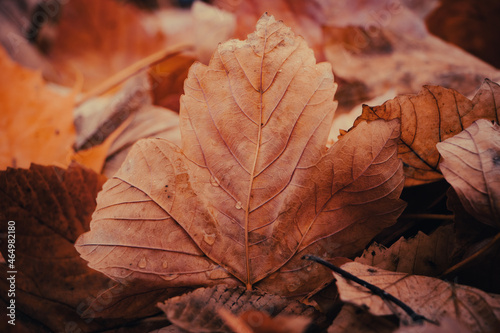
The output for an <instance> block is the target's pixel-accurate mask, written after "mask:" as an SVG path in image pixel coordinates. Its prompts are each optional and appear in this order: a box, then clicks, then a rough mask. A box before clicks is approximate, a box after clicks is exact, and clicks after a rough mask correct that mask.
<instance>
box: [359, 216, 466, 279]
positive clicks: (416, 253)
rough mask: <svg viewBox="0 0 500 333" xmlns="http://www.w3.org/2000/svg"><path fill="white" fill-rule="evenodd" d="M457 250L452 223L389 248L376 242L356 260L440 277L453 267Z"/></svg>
mask: <svg viewBox="0 0 500 333" xmlns="http://www.w3.org/2000/svg"><path fill="white" fill-rule="evenodd" d="M455 247H456V240H455V233H454V230H453V225H452V224H449V225H446V226H442V227H439V228H438V229H437V230H435V231H434V232H433V233H432V234H430V235H426V234H424V233H423V232H421V231H419V233H418V234H417V235H415V237H412V238H410V239H405V238H404V237H401V238H400V239H399V240H398V241H397V242H396V243H394V244H392V245H391V246H390V247H389V248H386V247H384V246H383V245H380V244H377V243H374V244H372V245H370V247H369V248H367V249H366V250H365V251H364V252H363V254H362V255H361V257H359V258H356V259H355V261H356V262H358V263H360V264H365V265H370V266H375V267H377V268H381V269H385V270H389V271H393V272H401V273H409V274H415V275H426V276H438V275H439V274H441V273H443V272H444V271H445V270H446V269H448V268H449V267H450V266H451V264H452V254H453V251H454V249H455Z"/></svg>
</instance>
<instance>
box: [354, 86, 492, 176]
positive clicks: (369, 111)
mask: <svg viewBox="0 0 500 333" xmlns="http://www.w3.org/2000/svg"><path fill="white" fill-rule="evenodd" d="M499 117H500V86H499V85H498V84H496V83H494V82H492V81H490V80H485V81H484V83H483V85H482V86H481V87H480V89H479V90H478V91H477V93H476V95H475V96H474V98H473V99H472V100H469V99H468V98H466V97H465V96H463V95H461V94H460V93H458V92H456V91H455V90H452V89H446V88H443V87H439V86H424V88H423V89H422V91H421V92H420V93H419V94H418V95H402V96H397V97H396V98H394V99H392V100H390V101H387V102H385V103H384V104H382V105H381V106H375V107H369V106H366V105H365V106H363V114H362V115H361V116H360V117H358V119H357V120H356V122H355V123H354V125H355V126H356V124H358V123H359V122H361V121H363V120H374V119H386V120H390V119H395V118H399V119H401V139H400V141H399V143H398V154H399V156H400V157H401V159H402V160H403V163H404V166H405V175H406V177H407V180H406V185H418V184H423V183H428V182H432V181H435V180H438V179H441V178H442V175H441V173H440V172H439V169H438V165H439V161H440V159H441V157H440V155H439V152H438V151H437V149H436V144H437V143H438V142H441V141H444V140H446V139H448V138H450V137H452V136H454V135H456V134H458V133H460V132H461V131H463V130H464V128H467V127H468V126H470V125H471V124H472V123H473V122H474V121H476V120H477V119H481V118H484V119H489V120H495V121H497V122H498V120H499Z"/></svg>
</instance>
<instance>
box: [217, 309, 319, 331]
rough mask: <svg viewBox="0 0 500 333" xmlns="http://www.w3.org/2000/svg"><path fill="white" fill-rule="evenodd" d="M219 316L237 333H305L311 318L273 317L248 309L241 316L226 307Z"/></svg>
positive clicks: (220, 311) (220, 310)
mask: <svg viewBox="0 0 500 333" xmlns="http://www.w3.org/2000/svg"><path fill="white" fill-rule="evenodd" d="M218 313H219V316H220V317H221V318H222V319H223V320H224V322H225V324H226V325H227V326H229V328H231V330H232V331H233V332H235V333H268V332H276V333H303V332H305V330H306V328H307V326H308V325H309V324H310V322H311V319H310V318H306V317H300V316H283V315H278V316H276V317H274V318H271V317H270V316H269V315H268V314H267V313H265V312H262V311H252V310H250V311H246V312H243V313H242V314H241V315H240V316H239V317H237V316H235V315H233V314H232V313H231V312H229V311H228V310H225V309H224V308H221V309H219V312H218Z"/></svg>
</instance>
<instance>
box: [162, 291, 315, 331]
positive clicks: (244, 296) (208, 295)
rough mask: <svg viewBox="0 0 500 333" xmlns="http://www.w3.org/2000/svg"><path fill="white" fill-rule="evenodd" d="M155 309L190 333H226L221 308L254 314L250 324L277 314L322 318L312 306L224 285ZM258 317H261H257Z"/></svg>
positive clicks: (194, 292)
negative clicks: (158, 309)
mask: <svg viewBox="0 0 500 333" xmlns="http://www.w3.org/2000/svg"><path fill="white" fill-rule="evenodd" d="M158 306H159V307H160V308H161V309H162V310H163V311H164V312H165V314H166V315H167V318H168V320H169V321H170V322H172V323H173V324H175V325H176V326H178V327H181V328H183V329H185V330H188V331H190V332H230V331H231V330H230V329H229V328H228V327H227V326H226V325H225V321H224V320H223V319H222V318H221V317H220V316H219V314H218V312H219V310H220V309H221V308H222V309H224V310H227V311H228V312H229V313H232V314H234V315H237V316H240V315H243V314H244V313H245V312H248V311H256V313H254V315H256V317H255V318H253V320H254V321H264V320H265V319H266V317H268V316H270V317H276V316H278V315H282V316H291V315H295V316H302V317H306V318H312V319H319V318H322V316H321V315H320V314H319V313H318V312H316V310H315V309H314V308H313V307H310V306H306V305H304V304H302V303H300V302H297V301H290V300H288V299H286V298H284V297H280V296H276V295H271V294H267V293H261V292H258V291H249V290H245V288H243V287H238V288H227V286H224V285H218V286H216V287H212V288H199V289H197V290H195V291H193V292H191V293H188V294H185V295H182V296H177V297H173V298H171V299H169V300H167V301H165V303H159V304H158ZM259 315H261V317H260V318H257V316H259ZM243 317H245V316H243ZM323 319H324V318H323Z"/></svg>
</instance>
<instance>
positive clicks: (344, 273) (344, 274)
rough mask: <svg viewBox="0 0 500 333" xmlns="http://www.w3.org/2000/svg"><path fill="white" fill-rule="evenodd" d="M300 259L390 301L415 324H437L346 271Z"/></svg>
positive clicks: (305, 257) (316, 259) (307, 257)
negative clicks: (330, 271)
mask: <svg viewBox="0 0 500 333" xmlns="http://www.w3.org/2000/svg"><path fill="white" fill-rule="evenodd" d="M302 259H305V260H311V261H315V262H317V263H319V264H322V265H323V266H326V267H328V268H330V269H331V270H332V271H334V272H335V273H338V274H340V275H341V276H342V277H343V278H345V279H348V280H351V281H353V282H356V283H357V284H360V285H362V286H363V287H365V288H367V289H368V290H370V291H371V292H372V293H374V294H375V295H377V296H378V297H380V298H382V299H383V300H387V301H391V302H392V303H394V304H396V305H397V306H399V307H400V308H401V309H403V311H404V312H406V313H407V314H408V315H409V316H410V317H411V319H412V320H413V321H414V322H416V323H422V321H424V320H425V321H427V322H429V323H432V324H434V325H437V323H436V322H435V321H433V320H430V319H427V318H426V317H424V316H422V315H420V314H418V313H416V312H415V311H413V309H412V308H410V307H409V306H408V305H406V304H405V303H403V302H402V301H401V300H400V299H398V298H396V297H394V296H393V295H391V294H389V293H388V292H386V291H385V290H383V289H380V288H379V287H377V286H375V285H373V284H371V283H369V282H366V281H365V280H362V279H360V278H358V277H357V276H355V275H352V274H351V273H349V272H348V271H345V270H343V269H342V268H340V267H337V266H335V265H332V264H330V263H329V262H328V261H326V260H323V259H321V258H319V257H316V256H312V255H305V256H303V257H302Z"/></svg>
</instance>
